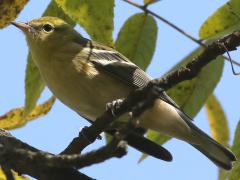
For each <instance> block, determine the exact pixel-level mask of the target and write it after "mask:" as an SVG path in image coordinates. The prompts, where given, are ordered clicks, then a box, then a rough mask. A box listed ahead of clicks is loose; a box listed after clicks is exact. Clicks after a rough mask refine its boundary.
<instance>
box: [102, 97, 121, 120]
mask: <svg viewBox="0 0 240 180" xmlns="http://www.w3.org/2000/svg"><path fill="white" fill-rule="evenodd" d="M122 102H123V100H122V99H117V100H114V101H112V102H111V103H107V105H106V110H110V111H111V113H112V115H113V116H116V113H115V112H116V110H117V109H118V108H119V107H120V105H121V104H122Z"/></svg>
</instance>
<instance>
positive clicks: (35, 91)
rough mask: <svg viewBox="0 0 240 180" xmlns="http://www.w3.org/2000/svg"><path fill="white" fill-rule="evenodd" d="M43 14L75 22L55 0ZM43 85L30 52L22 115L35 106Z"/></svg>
mask: <svg viewBox="0 0 240 180" xmlns="http://www.w3.org/2000/svg"><path fill="white" fill-rule="evenodd" d="M43 16H56V17H59V18H61V19H64V20H65V21H66V22H68V23H69V24H71V25H72V27H74V26H75V22H74V21H73V20H72V19H71V18H69V17H68V16H67V15H66V14H65V13H64V12H63V10H62V9H61V8H59V7H58V6H57V4H56V2H55V1H54V0H53V1H52V2H51V3H50V4H49V5H48V7H47V9H46V11H45V12H44V14H43ZM44 87H45V83H44V82H43V80H42V78H41V75H40V73H39V70H38V68H37V67H36V65H35V64H34V62H33V59H32V57H31V54H30V53H29V54H28V61H27V67H26V76H25V109H24V116H27V115H28V114H29V113H30V112H31V111H32V110H33V108H34V107H35V106H36V104H37V101H38V99H39V97H40V95H41V93H42V91H43V89H44Z"/></svg>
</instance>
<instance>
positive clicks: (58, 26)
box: [12, 16, 79, 50]
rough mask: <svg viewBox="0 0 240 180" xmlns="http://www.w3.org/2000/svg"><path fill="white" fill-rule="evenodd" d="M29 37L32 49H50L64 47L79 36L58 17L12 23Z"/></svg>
mask: <svg viewBox="0 0 240 180" xmlns="http://www.w3.org/2000/svg"><path fill="white" fill-rule="evenodd" d="M12 24H13V25H14V26H16V27H18V28H19V29H21V30H22V31H23V32H24V34H25V35H26V37H27V41H28V44H29V46H30V49H31V50H32V48H37V49H39V48H40V49H46V48H47V49H49V50H53V48H54V47H57V46H62V45H64V43H65V41H69V40H70V39H74V36H79V34H78V33H77V32H76V31H75V30H74V29H73V28H72V27H71V26H70V25H69V24H67V23H66V22H65V21H63V20H62V19H59V18H57V17H48V16H46V17H41V18H39V19H35V20H32V21H30V22H27V23H21V22H12Z"/></svg>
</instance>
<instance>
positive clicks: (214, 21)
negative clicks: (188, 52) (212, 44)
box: [199, 0, 240, 39]
mask: <svg viewBox="0 0 240 180" xmlns="http://www.w3.org/2000/svg"><path fill="white" fill-rule="evenodd" d="M239 7H240V1H239V0H230V1H229V2H228V3H226V4H224V5H223V6H222V7H220V8H219V9H217V11H216V12H214V13H213V14H212V15H211V16H210V17H208V19H207V20H206V21H205V22H204V24H203V25H202V27H201V28H200V31H199V36H200V38H201V39H207V38H214V39H215V38H219V37H220V36H224V35H226V34H228V33H230V32H232V31H234V30H236V29H239V27H240V23H239V22H240V21H239V18H240V8H239Z"/></svg>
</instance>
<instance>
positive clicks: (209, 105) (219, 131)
mask: <svg viewBox="0 0 240 180" xmlns="http://www.w3.org/2000/svg"><path fill="white" fill-rule="evenodd" d="M205 108H206V111H207V115H208V122H209V125H210V128H211V134H212V136H213V138H214V139H216V140H217V141H218V142H220V143H221V144H224V145H225V146H228V141H229V128H228V121H227V118H226V115H225V113H224V111H223V109H222V107H221V104H220V103H219V101H218V100H217V98H216V97H215V96H214V95H211V96H209V98H208V100H207V102H206V105H205Z"/></svg>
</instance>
